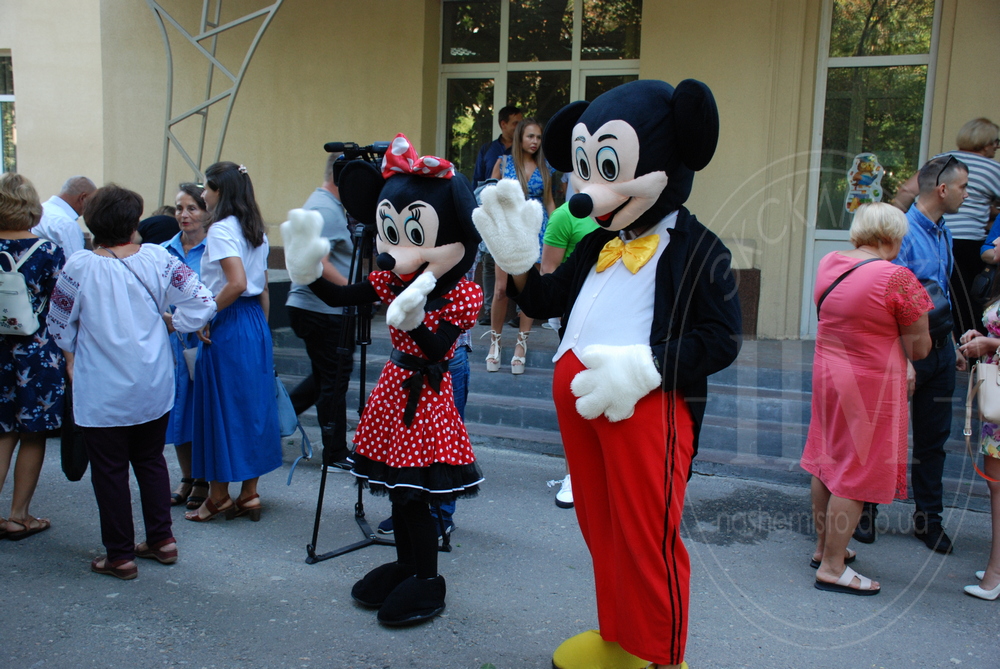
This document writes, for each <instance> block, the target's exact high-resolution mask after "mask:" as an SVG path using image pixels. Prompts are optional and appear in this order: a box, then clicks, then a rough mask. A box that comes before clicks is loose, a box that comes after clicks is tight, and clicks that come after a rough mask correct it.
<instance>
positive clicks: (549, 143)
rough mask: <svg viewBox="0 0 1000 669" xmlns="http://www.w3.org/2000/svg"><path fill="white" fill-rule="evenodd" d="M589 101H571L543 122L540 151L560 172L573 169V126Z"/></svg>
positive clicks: (585, 109) (588, 104)
mask: <svg viewBox="0 0 1000 669" xmlns="http://www.w3.org/2000/svg"><path fill="white" fill-rule="evenodd" d="M589 106H590V103H589V102H587V101H586V100H579V101H577V102H571V103H570V104H568V105H566V106H565V107H563V108H562V109H560V110H559V111H557V112H556V113H555V115H554V116H553V117H552V118H550V119H549V122H548V123H546V124H545V131H544V132H543V133H542V151H543V152H544V153H545V160H547V161H548V163H549V165H551V166H552V167H554V168H556V169H557V170H559V171H560V172H572V171H573V142H572V140H573V137H572V134H573V128H575V127H576V124H577V122H578V121H579V120H580V117H581V116H583V112H585V111H587V107H589Z"/></svg>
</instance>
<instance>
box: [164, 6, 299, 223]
mask: <svg viewBox="0 0 1000 669" xmlns="http://www.w3.org/2000/svg"><path fill="white" fill-rule="evenodd" d="M212 1H213V0H202V8H201V19H200V21H199V25H198V30H197V32H195V33H191V32H189V31H188V30H187V29H186V28H184V27H183V26H182V25H181V24H180V23H179V22H178V21H177V20H176V19H175V18H174V17H172V16H171V15H170V13H169V12H168V11H167V10H166V9H165V8H164V7H163V6H162V5H161V4H160V2H159V0H146V4H147V5H149V9H150V11H152V12H153V15H154V16H155V17H156V20H157V23H158V24H159V26H160V33H161V34H162V35H163V47H164V49H165V50H166V54H167V96H166V120H165V121H164V126H163V161H162V164H161V167H160V205H161V206H162V205H163V200H164V197H165V194H166V187H167V160H168V158H169V155H170V146H171V145H173V147H174V148H175V149H176V150H177V152H178V153H180V155H181V157H182V158H183V159H184V162H186V163H187V164H188V167H190V168H191V170H192V172H193V173H194V178H195V180H196V181H200V180H201V178H202V171H201V167H202V161H203V159H204V150H205V133H206V130H207V126H208V111H209V109H210V108H211V107H212V105H214V104H216V103H220V102H225V103H226V104H225V109H224V111H223V116H222V125H221V128H220V130H219V138H218V143H217V144H216V147H215V153H214V154H212V158H211V159H210V160H209V162H210V163H214V162H218V160H219V157H220V156H221V155H222V146H223V144H224V143H225V141H226V132H227V130H228V129H229V118H230V116H231V115H232V112H233V105H234V104H235V103H236V95H237V94H238V93H239V90H240V84H242V83H243V76H244V75H245V74H246V71H247V67H248V66H249V65H250V59H251V58H253V54H254V52H255V51H256V50H257V44H258V43H259V42H260V39H261V37H263V36H264V31H265V30H267V27H268V26H269V25H270V24H271V19H273V18H274V14H275V13H276V12H277V11H278V9H279V8H280V7H281V4H282V2H284V0H271V4H269V5H266V6H264V7H261V8H260V9H257V10H255V11H251V12H249V13H247V14H245V15H244V16H241V17H239V18H237V19H234V20H232V21H229V22H228V23H225V24H222V25H220V24H219V22H220V17H221V15H222V0H214V2H215V11H214V12H213V15H214V16H213V17H212V18H210V17H209V12H210V9H211V7H210V5H211V3H212ZM260 17H263V21H262V23H261V25H260V27H258V29H257V32H256V34H255V35H254V37H253V39H252V40H251V42H250V45H249V46H248V47H247V51H246V54H245V55H244V57H243V62H242V63H241V64H240V68H239V70H237V72H236V73H235V74H234V73H232V72H230V71H229V70H228V69H227V68H226V67H225V66H224V65H223V64H222V63H221V62H219V60H218V59H217V58H216V57H215V50H216V45H217V43H218V38H219V35H220V34H221V33H223V32H225V31H227V30H230V29H231V28H235V27H238V26H241V25H243V24H244V23H246V22H248V21H252V20H253V19H256V18H260ZM167 24H169V25H170V26H171V27H173V28H174V29H175V30H176V31H177V32H178V33H179V34H180V36H181V37H182V38H183V39H184V40H186V41H187V42H188V43H189V44H191V45H192V46H193V47H194V48H195V49H197V50H198V52H199V53H200V54H201V55H202V56H203V57H204V58H205V60H206V61H207V62H208V74H207V77H206V83H205V101H204V102H202V103H201V104H198V105H196V106H195V107H192V108H191V109H188V110H187V111H184V112H181V113H180V114H177V115H176V116H175V115H173V111H172V109H173V87H174V59H173V53H172V52H171V50H170V37H169V35H168V34H167ZM206 40H208V41H209V47H208V48H205V47H204V46H202V42H203V41H206ZM216 70H218V71H219V72H220V73H221V74H222V75H223V76H224V77H225V78H227V79H229V81H230V82H231V84H232V85H231V86H230V87H228V88H226V89H225V90H223V91H222V92H220V93H217V94H215V95H212V79H213V76H214V74H215V71H216ZM191 116H201V132H200V133H199V135H198V147H197V149H196V150H195V151H194V152H193V153H194V156H193V157H192V155H191V153H192V152H189V151H188V150H187V149H185V148H184V145H183V144H182V142H181V141H180V140H179V139H178V138H177V136H176V135H175V134H174V132H173V130H172V128H173V126H175V125H177V124H179V123H181V122H182V121H184V120H185V119H187V118H190V117H191Z"/></svg>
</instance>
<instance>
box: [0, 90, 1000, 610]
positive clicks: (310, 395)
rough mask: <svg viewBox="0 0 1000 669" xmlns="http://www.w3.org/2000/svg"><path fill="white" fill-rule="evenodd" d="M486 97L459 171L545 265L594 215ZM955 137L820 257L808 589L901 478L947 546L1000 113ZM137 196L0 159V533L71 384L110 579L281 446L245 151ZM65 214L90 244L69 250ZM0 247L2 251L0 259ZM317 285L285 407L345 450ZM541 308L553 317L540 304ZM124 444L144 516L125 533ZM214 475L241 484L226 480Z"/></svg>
mask: <svg viewBox="0 0 1000 669" xmlns="http://www.w3.org/2000/svg"><path fill="white" fill-rule="evenodd" d="M499 116H500V128H501V135H500V136H499V137H498V138H497V139H496V140H495V141H493V142H491V143H489V144H487V145H485V146H484V147H483V148H482V150H481V151H480V153H479V155H478V158H477V162H476V166H475V178H474V182H473V185H474V186H482V185H483V184H488V183H493V182H494V181H496V180H499V179H510V180H513V181H515V182H517V183H518V184H519V185H520V187H521V189H522V191H523V193H524V195H525V197H526V198H528V199H532V200H535V201H537V202H538V203H539V204H540V205H541V208H542V210H543V223H542V227H541V231H540V232H539V238H538V257H537V261H536V263H535V271H536V272H537V273H538V274H539V275H545V274H550V273H552V272H553V271H555V269H556V268H557V267H559V266H560V264H562V263H563V262H565V261H566V259H567V258H569V257H570V255H571V254H572V253H573V250H574V248H575V246H576V245H577V244H578V243H579V242H580V240H581V239H583V238H584V237H585V236H586V235H588V234H589V233H591V232H592V231H594V230H595V229H597V225H596V223H594V221H593V219H591V218H589V217H582V218H581V217H576V216H573V215H572V214H571V213H570V212H569V208H568V202H567V203H564V204H562V205H561V206H559V207H556V200H557V199H561V198H560V197H559V196H558V194H557V193H558V183H559V182H558V181H557V180H556V179H555V174H556V172H555V170H554V169H553V168H552V167H550V166H549V164H548V162H547V161H546V159H545V156H544V153H543V151H542V146H541V139H542V133H543V126H542V123H541V122H539V121H538V120H536V119H534V118H530V117H528V118H525V117H524V116H523V114H522V112H521V110H520V109H518V108H516V107H506V108H504V109H503V110H501V112H500V115H499ZM956 144H957V149H956V150H954V151H948V152H945V153H942V154H940V155H937V156H935V157H933V158H931V159H930V160H929V161H928V162H927V163H926V164H925V165H924V166H922V167H921V168H920V170H919V171H918V173H917V174H914V175H913V177H912V179H910V180H909V181H907V182H906V183H904V185H903V186H901V187H900V189H899V192H898V193H897V194H896V197H895V199H894V200H893V203H892V205H890V204H882V203H875V204H866V205H862V206H861V207H860V208H859V209H858V210H857V212H856V213H855V216H854V219H853V223H852V226H851V231H850V235H851V243H852V245H853V247H854V248H853V249H852V250H848V251H842V252H834V253H831V254H829V255H828V256H826V257H825V258H823V260H822V261H821V262H820V265H819V269H818V275H817V280H816V283H815V295H814V298H815V301H816V308H817V315H818V318H819V327H818V331H817V340H816V354H815V358H814V364H813V394H812V420H811V423H810V426H809V432H808V437H807V440H806V443H805V447H804V451H803V455H802V460H801V464H802V467H803V468H804V469H805V470H806V471H808V472H809V473H810V474H811V475H812V508H813V515H814V520H815V524H816V528H817V544H816V548H815V551H814V553H813V556H812V560H811V564H812V566H813V567H814V568H815V569H816V582H815V586H816V588H818V589H821V590H826V591H834V592H841V593H848V594H855V595H875V594H878V593H879V592H880V584H879V583H878V582H876V581H873V580H871V579H869V578H868V577H866V576H864V575H862V574H860V573H859V572H857V571H855V570H854V569H853V568H852V567H851V566H849V565H851V564H852V563H854V562H855V561H856V560H860V559H862V557H863V556H861V555H859V554H858V552H857V551H855V550H854V549H851V548H849V546H848V544H849V542H850V540H851V539H852V538H854V539H855V540H857V541H859V542H860V543H863V544H864V543H871V542H873V541H875V540H876V538H877V534H878V533H877V522H876V521H877V515H878V505H879V504H889V503H891V502H892V501H893V500H895V499H907V497H908V495H909V490H910V489H912V498H913V501H914V503H915V510H914V527H915V535H916V537H917V538H918V539H920V540H921V541H923V542H924V543H925V544H926V546H927V547H928V548H929V549H931V550H934V551H937V552H939V553H944V554H947V553H950V552H951V551H952V550H953V545H952V542H951V539H950V537H949V536H948V534H947V533H946V532H945V530H944V528H943V526H942V513H943V485H942V476H943V468H944V459H945V450H944V446H945V442H946V440H947V439H948V435H949V433H950V427H951V404H950V398H951V397H952V395H953V393H954V389H955V370H956V369H957V370H965V369H967V361H968V360H973V359H976V358H983V359H987V360H989V361H993V362H995V361H996V358H997V355H998V352H1000V281H995V280H994V281H992V283H990V284H989V289H988V291H987V293H986V294H985V295H976V294H975V293H974V291H972V290H971V287H972V286H973V284H974V280H975V279H976V277H977V276H978V275H980V274H981V273H982V272H983V270H984V268H986V267H988V266H995V265H1000V221H998V220H996V219H997V210H998V208H1000V164H998V163H997V162H996V160H994V156H995V153H996V150H997V148H998V146H1000V137H998V126H997V125H995V124H993V123H992V122H990V121H989V120H987V119H984V118H979V119H974V120H972V121H970V122H969V123H967V124H965V126H963V127H962V129H961V130H960V132H959V134H958V137H957V141H956ZM343 162H344V161H343V159H342V156H341V155H340V154H332V155H331V156H329V158H328V160H327V163H326V167H325V171H324V178H323V182H322V184H321V185H320V187H318V188H317V189H316V190H315V191H314V193H313V194H312V195H311V196H310V197H309V199H308V200H307V201H306V203H305V205H304V207H305V208H306V209H310V210H314V211H317V212H319V213H320V215H321V216H322V219H323V228H322V233H321V235H322V237H324V238H326V239H328V240H329V241H330V246H331V250H330V255H329V262H325V263H324V265H323V275H322V276H323V278H324V279H325V280H326V281H327V282H329V284H331V285H336V286H344V285H346V284H347V283H348V275H349V270H350V267H351V264H352V255H353V253H354V243H353V241H352V239H351V230H350V225H349V223H348V218H347V216H346V212H345V210H344V206H343V204H341V201H340V194H339V189H338V179H337V168H338V167H340V166H342V165H343ZM893 205H895V206H893ZM143 207H144V203H143V200H142V198H141V196H139V195H138V194H136V193H134V192H132V191H129V190H128V189H125V188H122V187H119V186H116V185H113V184H112V185H107V186H104V187H102V188H98V187H97V186H96V185H95V184H94V183H93V181H91V180H90V179H88V178H86V177H82V176H76V177H72V178H70V179H68V180H67V181H66V183H65V184H64V185H63V187H62V188H61V189H60V191H59V193H58V194H57V195H54V196H52V197H51V198H50V199H49V200H47V201H46V202H44V203H42V202H41V201H40V199H39V197H38V194H37V192H36V191H35V189H34V187H33V186H32V184H31V182H30V181H28V180H27V179H26V178H24V177H23V176H21V175H18V174H14V173H7V174H4V175H2V176H0V258H2V257H4V256H6V258H8V259H9V260H8V263H7V264H9V265H10V266H11V267H13V268H14V269H16V270H17V271H19V272H20V273H21V274H23V275H24V277H25V280H26V283H27V286H28V289H29V293H30V296H29V297H30V302H31V305H32V307H33V309H34V311H35V313H36V315H37V318H38V325H39V327H38V328H37V329H36V330H33V331H31V332H30V333H28V334H25V335H23V336H19V335H17V334H2V335H0V374H2V375H3V379H4V383H3V392H2V393H0V490H2V489H3V485H4V482H5V481H6V478H7V474H8V472H9V470H10V468H11V467H10V466H11V463H12V462H13V463H14V467H13V477H12V488H13V490H12V494H11V506H10V511H9V513H8V514H7V515H6V517H4V518H0V534H2V535H3V536H4V537H6V538H7V539H10V540H14V541H19V540H21V539H24V538H26V537H29V536H32V535H34V534H37V533H39V532H43V531H45V530H47V529H49V528H50V527H51V521H50V520H49V519H47V518H42V517H35V516H33V515H32V514H31V510H30V504H31V501H32V496H33V494H34V491H35V488H36V485H37V482H38V479H39V474H40V471H41V467H42V462H43V459H44V453H45V440H46V437H48V436H51V435H52V434H53V431H55V430H58V429H59V428H60V427H61V425H62V423H63V421H64V420H65V419H67V416H66V411H64V408H65V406H66V404H67V399H68V398H69V397H70V396H72V400H73V401H72V412H71V414H70V415H69V416H68V419H69V420H72V422H73V423H75V424H76V425H77V426H79V428H81V430H82V434H83V440H84V444H85V447H86V452H87V456H88V458H89V462H90V466H91V476H92V481H93V487H94V492H95V497H96V501H97V505H98V509H99V511H100V520H101V538H102V542H103V544H104V547H105V550H106V553H105V555H104V556H103V557H101V558H98V559H96V560H94V561H93V563H92V564H91V569H92V570H93V571H94V572H96V573H99V574H107V575H112V576H116V577H118V578H122V579H131V578H135V577H136V575H137V573H138V568H137V566H136V562H135V559H136V558H149V559H154V560H157V561H159V562H161V563H165V564H171V563H173V562H175V561H176V560H177V558H178V549H177V543H176V540H175V538H174V534H173V531H172V519H171V515H170V507H171V506H181V505H184V506H186V507H187V509H188V512H187V513H186V514H185V516H184V518H185V519H186V520H188V521H192V522H207V521H210V520H212V519H213V518H216V517H218V516H220V515H224V516H225V517H226V518H230V519H232V518H237V517H243V516H245V517H248V518H250V519H251V520H254V521H256V520H259V519H260V517H261V513H262V512H263V510H264V508H265V506H264V504H263V502H262V500H261V498H260V494H259V492H258V489H257V482H258V479H259V477H260V476H262V475H263V474H266V473H267V472H270V471H272V470H274V469H276V468H278V467H279V466H280V465H281V447H280V437H279V434H278V429H279V428H278V418H277V409H276V405H275V402H274V394H275V392H274V391H275V385H274V384H275V376H274V365H273V358H272V341H271V332H270V328H269V326H268V311H269V308H270V304H269V292H268V280H267V257H268V251H269V245H268V239H267V235H266V233H265V226H264V222H263V218H262V216H261V213H260V209H259V207H258V205H257V202H256V200H255V195H254V189H253V183H252V180H251V178H250V175H249V173H248V171H247V169H246V168H245V167H244V166H242V165H239V164H237V163H231V162H222V163H217V164H215V165H212V166H210V167H209V168H208V169H207V170H206V171H205V178H204V183H203V184H195V183H183V184H180V185H179V187H178V192H177V194H176V196H175V198H174V205H172V206H167V207H163V208H161V209H159V210H157V211H156V212H154V213H153V215H152V216H150V217H149V218H146V219H142V220H140V219H141V217H142V213H143ZM81 215H82V216H83V219H84V221H85V224H86V226H87V228H88V229H89V230H90V233H91V235H92V238H93V250H92V251H91V250H85V249H84V238H83V234H82V230H81V228H80V226H79V225H78V223H77V219H78V217H79V216H81ZM480 251H481V254H480V257H478V258H477V259H476V262H475V264H474V265H473V267H472V269H471V270H469V271H468V274H467V275H466V279H467V280H472V279H473V278H474V277H475V275H476V266H477V265H479V264H480V263H481V265H482V276H483V283H484V284H486V285H485V290H484V293H485V296H486V301H485V304H484V307H483V310H482V314H481V316H480V319H481V320H480V322H481V323H483V324H488V325H489V326H490V330H489V331H488V334H489V335H490V346H489V348H488V351H487V353H486V368H487V371H488V372H496V371H498V370H499V369H500V367H501V363H502V356H503V350H504V349H503V347H502V345H501V333H502V331H503V327H504V325H505V321H506V320H507V318H508V313H509V312H508V300H509V298H508V292H507V290H508V277H507V274H506V273H505V272H504V271H503V270H502V269H501V268H499V267H496V266H495V265H494V264H493V262H492V255H491V253H490V251H489V249H488V248H487V247H486V246H485V245H481V247H480ZM0 269H7V268H5V267H4V266H3V262H2V261H0ZM327 302H335V301H334V300H330V299H329V298H328V299H327V300H326V301H324V299H322V298H321V297H319V296H317V294H316V293H315V292H314V291H313V290H312V289H311V288H310V287H309V286H305V285H299V284H293V285H292V287H291V290H290V292H289V297H288V301H287V304H286V306H287V308H288V312H289V316H290V321H291V326H292V329H293V330H294V332H295V334H296V335H297V336H298V337H300V338H301V339H302V340H303V341H304V343H305V347H306V351H307V354H308V356H309V360H310V364H311V373H310V374H309V375H307V377H306V378H305V379H304V380H302V382H301V383H299V384H298V386H297V387H296V388H294V389H293V390H292V392H291V398H292V403H293V406H294V408H295V411H296V413H301V412H303V411H304V410H306V409H307V408H308V407H310V406H312V405H315V406H316V410H317V416H318V419H319V424H320V432H321V438H322V443H323V449H324V463H325V464H326V465H327V466H329V467H333V468H334V469H343V470H349V469H351V467H352V466H353V460H352V456H353V453H352V449H351V447H350V446H349V444H348V439H347V419H346V401H345V397H346V392H347V386H348V383H349V379H350V375H351V371H352V368H353V353H354V347H355V343H354V332H353V330H352V328H350V327H348V320H347V317H346V315H345V311H344V309H343V307H341V306H330V305H329V304H328V303H327ZM482 319H486V320H482ZM516 319H517V323H516V325H517V337H516V341H515V344H514V346H513V349H512V355H511V357H510V370H511V373H512V374H514V375H519V374H523V373H524V371H525V367H526V362H527V358H526V356H527V338H528V335H529V333H530V331H531V328H532V324H533V322H532V319H531V318H530V317H529V316H528V315H527V314H525V313H523V312H520V313H518V315H517V316H516ZM561 325H562V324H561V323H560V322H559V319H558V318H556V319H553V322H552V327H554V328H557V329H559V328H560V327H561ZM471 349H472V340H471V337H470V335H469V333H468V331H463V332H461V333H460V334H459V336H458V339H457V344H456V347H455V349H454V351H453V356H454V357H453V359H452V360H451V364H450V373H451V376H452V380H453V391H454V403H455V405H456V406H457V410H458V415H459V416H460V417H461V419H462V420H464V409H465V403H466V398H467V396H468V378H469V361H468V354H469V352H470V351H471ZM122 351H129V354H128V355H121V354H120V353H121V352H122ZM248 407H253V410H248V409H247V408H248ZM911 407H912V408H911ZM873 417H874V418H873ZM911 420H912V427H913V435H914V436H913V459H912V464H911V465H910V466H909V468H908V466H907V463H908V461H909V457H908V439H907V428H908V425H909V423H910V421H911ZM165 444H173V445H174V451H175V453H176V457H177V462H178V465H179V468H180V472H181V478H180V481H179V483H178V484H177V485H176V486H174V487H173V488H172V489H171V485H170V481H169V476H168V470H167V465H166V460H165V458H164V445H165ZM15 452H16V459H15V458H14V454H15ZM981 453H982V456H983V460H984V465H983V470H984V471H985V473H986V475H987V477H989V478H990V479H991V480H989V482H988V487H989V491H990V494H991V505H992V515H993V543H992V550H991V552H990V555H989V557H988V561H987V564H986V568H985V569H984V570H982V571H979V572H977V573H976V577H977V579H978V583H977V584H975V585H970V586H967V587H966V589H965V590H966V592H968V593H969V594H970V595H973V596H975V597H979V598H983V599H990V600H992V599H996V598H997V597H998V596H1000V483H998V482H997V481H1000V430H998V428H997V426H996V425H993V424H989V423H986V424H984V425H983V426H982V434H981ZM129 467H131V469H132V471H133V473H134V475H135V478H136V480H137V481H138V484H139V491H140V497H141V502H142V513H143V521H144V525H145V537H144V540H143V541H141V542H138V543H136V541H135V539H136V536H135V531H134V528H133V519H132V515H131V510H130V509H131V506H130V492H129V485H128V480H129V478H128V477H129ZM908 469H909V475H910V479H909V482H910V486H911V487H910V488H909V489H908V486H907V473H908ZM992 479H996V480H992ZM232 483H239V484H240V488H239V493H238V494H237V495H236V497H235V498H233V497H232V496H231V494H230V492H231V491H230V485H231V484H232ZM554 483H560V484H561V486H562V490H561V491H560V493H559V494H558V495H557V498H556V503H557V505H559V506H560V507H564V508H569V507H572V506H573V497H572V488H571V484H570V474H569V472H568V471H567V473H566V477H565V479H563V480H562V481H559V482H554ZM454 512H455V505H454V500H451V501H450V502H449V503H447V504H444V505H442V506H440V507H435V508H434V509H433V510H432V517H433V518H434V520H435V523H438V522H440V523H441V524H440V527H441V528H443V531H444V532H450V531H451V529H452V528H453V527H454V522H453V520H452V515H453V514H454ZM394 520H397V521H398V519H397V518H394V517H390V518H387V519H385V520H384V521H383V522H382V523H381V524H380V525H379V532H381V533H383V534H392V533H393V532H394ZM439 534H440V532H439Z"/></svg>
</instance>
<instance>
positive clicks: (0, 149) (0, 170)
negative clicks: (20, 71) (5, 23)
mask: <svg viewBox="0 0 1000 669" xmlns="http://www.w3.org/2000/svg"><path fill="white" fill-rule="evenodd" d="M0 56H7V57H8V58H11V68H13V67H14V61H13V58H12V57H11V52H10V51H9V50H7V49H0ZM0 102H14V95H13V94H12V95H6V94H0ZM14 114H15V116H14V118H15V119H16V118H17V107H15V108H14ZM2 122H3V120H2V119H0V123H2ZM14 128H15V132H16V129H17V121H16V120H15V121H14ZM3 137H4V133H3V128H2V127H0V174H4V173H5V172H6V171H7V169H6V168H5V166H4V160H3V156H4V152H5V148H4V143H3V141H4V140H3ZM14 151H15V154H14V168H15V169H17V153H16V151H17V145H16V144H15V145H14Z"/></svg>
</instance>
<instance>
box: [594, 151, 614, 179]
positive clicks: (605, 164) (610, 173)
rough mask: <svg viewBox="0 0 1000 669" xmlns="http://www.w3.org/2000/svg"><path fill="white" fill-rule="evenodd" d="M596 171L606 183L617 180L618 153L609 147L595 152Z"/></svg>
mask: <svg viewBox="0 0 1000 669" xmlns="http://www.w3.org/2000/svg"><path fill="white" fill-rule="evenodd" d="M597 171H598V172H600V173H601V176H602V177H604V178H605V179H607V180H608V181H614V180H615V179H617V178H618V153H617V152H616V151H615V150H614V149H612V148H611V147H610V146H605V147H604V148H603V149H601V150H600V151H598V152H597Z"/></svg>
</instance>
